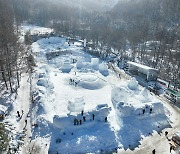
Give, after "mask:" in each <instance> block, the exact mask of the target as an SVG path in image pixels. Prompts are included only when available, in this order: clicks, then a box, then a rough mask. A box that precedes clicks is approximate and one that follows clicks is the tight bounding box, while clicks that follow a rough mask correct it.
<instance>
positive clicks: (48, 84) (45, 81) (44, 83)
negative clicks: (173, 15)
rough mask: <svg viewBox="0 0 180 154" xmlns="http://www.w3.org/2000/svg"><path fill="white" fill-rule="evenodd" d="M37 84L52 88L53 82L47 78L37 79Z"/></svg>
mask: <svg viewBox="0 0 180 154" xmlns="http://www.w3.org/2000/svg"><path fill="white" fill-rule="evenodd" d="M37 86H42V87H46V88H48V89H54V86H53V84H52V83H51V82H50V81H48V80H47V79H39V80H38V81H37Z"/></svg>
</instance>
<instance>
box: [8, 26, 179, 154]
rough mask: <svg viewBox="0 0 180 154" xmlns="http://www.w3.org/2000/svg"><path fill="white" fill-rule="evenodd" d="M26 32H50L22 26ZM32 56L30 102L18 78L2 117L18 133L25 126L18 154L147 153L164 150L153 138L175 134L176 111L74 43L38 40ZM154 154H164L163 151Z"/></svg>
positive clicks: (26, 90)
mask: <svg viewBox="0 0 180 154" xmlns="http://www.w3.org/2000/svg"><path fill="white" fill-rule="evenodd" d="M27 30H32V32H36V33H39V32H40V33H46V32H47V33H51V32H52V30H51V29H45V28H41V27H38V28H37V27H34V26H33V27H32V26H24V31H25V32H27ZM32 54H33V55H34V57H35V62H36V65H37V66H36V67H35V71H34V73H33V74H32V90H33V102H32V103H30V100H31V99H30V96H29V94H30V92H29V83H28V81H29V80H28V78H27V74H24V77H22V81H21V88H20V89H19V90H18V97H17V99H16V101H15V102H14V104H13V105H14V106H15V108H14V109H13V113H12V115H11V116H9V117H8V121H10V120H11V119H12V121H13V123H14V125H16V124H17V126H16V127H17V128H16V129H17V130H16V131H19V132H21V131H22V130H23V127H24V125H25V123H24V120H25V119H27V120H28V121H27V131H26V138H25V145H24V146H23V148H22V149H21V153H28V152H31V153H40V154H46V153H50V154H51V153H52V154H54V153H57V152H58V153H102V152H119V153H125V152H126V153H146V151H148V152H147V153H150V152H151V151H152V150H153V149H152V148H155V147H156V146H155V145H149V144H147V143H152V144H154V143H157V144H158V145H159V149H160V147H161V148H162V147H163V144H164V143H165V144H166V145H168V141H167V140H166V138H163V137H161V138H158V134H159V132H160V131H162V130H163V131H164V129H165V128H167V129H168V131H170V129H171V128H170V127H171V126H172V127H175V128H176V129H174V130H176V131H178V130H179V123H178V122H179V121H178V118H177V117H178V115H179V110H175V109H174V108H172V107H171V106H170V105H168V104H166V103H165V104H164V102H163V100H161V98H158V97H156V96H155V95H154V94H151V93H149V91H147V90H146V89H144V88H143V87H141V86H140V85H139V84H138V82H137V81H136V80H135V79H134V78H131V79H130V80H127V78H123V76H121V79H120V78H119V76H118V75H117V74H116V73H115V72H113V71H112V70H110V69H108V67H107V64H106V62H104V61H101V60H100V59H98V58H96V57H93V56H91V55H90V54H88V53H86V52H85V51H83V48H82V47H80V44H79V42H75V43H74V44H73V43H70V45H69V44H68V40H66V38H60V37H49V38H43V39H40V40H38V41H37V42H34V43H33V44H32ZM124 76H126V75H124ZM27 83H28V84H27ZM27 85H28V86H27ZM21 108H22V109H23V110H24V115H23V117H22V119H20V120H18V119H17V117H16V116H17V113H16V111H17V110H20V109H21ZM82 110H83V113H82ZM20 111H21V110H20ZM27 113H28V114H27ZM177 114H178V115H177ZM106 120H107V121H106ZM20 134H21V133H20ZM18 135H19V134H18ZM162 136H163V135H162ZM149 141H151V142H149ZM158 141H159V143H158ZM160 143H162V144H160ZM140 144H141V145H140ZM139 145H140V148H142V149H140V148H138V146H139ZM146 145H147V146H146ZM127 149H128V150H127ZM129 149H131V150H134V149H135V150H134V151H133V152H132V151H130V150H129ZM159 149H158V150H159ZM125 150H127V151H125ZM138 151H139V152H138ZM158 152H160V153H164V154H166V153H168V152H169V147H168V146H166V148H164V149H163V150H161V151H160V150H159V151H158Z"/></svg>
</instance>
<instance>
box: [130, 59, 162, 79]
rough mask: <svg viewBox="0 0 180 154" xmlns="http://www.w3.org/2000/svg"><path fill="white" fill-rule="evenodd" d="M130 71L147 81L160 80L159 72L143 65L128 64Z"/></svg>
mask: <svg viewBox="0 0 180 154" xmlns="http://www.w3.org/2000/svg"><path fill="white" fill-rule="evenodd" d="M127 65H128V71H129V72H130V73H131V74H133V75H137V76H139V77H143V78H145V79H146V80H147V81H156V80H157V78H158V72H159V71H158V70H157V69H155V68H152V67H149V66H146V65H142V64H139V63H135V62H131V61H129V62H127Z"/></svg>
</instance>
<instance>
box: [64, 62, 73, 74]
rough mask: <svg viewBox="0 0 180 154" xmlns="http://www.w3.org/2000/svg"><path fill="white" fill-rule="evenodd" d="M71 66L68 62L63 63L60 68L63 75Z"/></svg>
mask: <svg viewBox="0 0 180 154" xmlns="http://www.w3.org/2000/svg"><path fill="white" fill-rule="evenodd" d="M72 68H73V66H72V65H71V64H70V62H69V61H65V62H64V64H63V65H62V66H61V71H62V72H63V73H69V72H70V71H71V69H72Z"/></svg>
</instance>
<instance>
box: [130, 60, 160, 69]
mask: <svg viewBox="0 0 180 154" xmlns="http://www.w3.org/2000/svg"><path fill="white" fill-rule="evenodd" d="M127 63H128V64H131V65H134V66H137V67H139V68H142V69H145V70H156V71H158V69H155V68H152V67H149V66H146V65H142V64H139V63H135V62H132V61H128V62H127Z"/></svg>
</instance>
